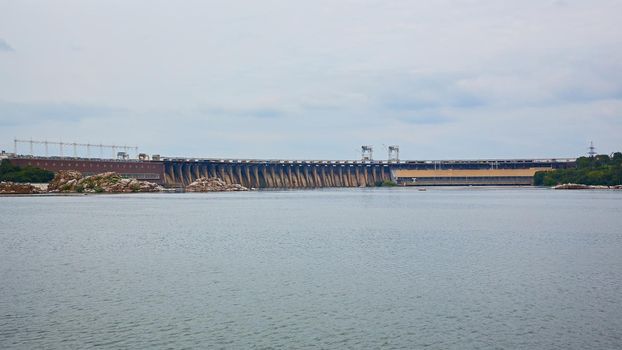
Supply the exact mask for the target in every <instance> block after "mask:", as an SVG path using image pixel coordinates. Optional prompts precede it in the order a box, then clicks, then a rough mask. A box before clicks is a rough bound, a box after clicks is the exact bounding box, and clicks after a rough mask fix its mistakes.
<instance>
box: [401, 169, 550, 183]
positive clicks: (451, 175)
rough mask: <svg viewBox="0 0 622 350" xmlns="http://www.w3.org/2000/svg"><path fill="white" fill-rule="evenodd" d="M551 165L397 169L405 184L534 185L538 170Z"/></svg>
mask: <svg viewBox="0 0 622 350" xmlns="http://www.w3.org/2000/svg"><path fill="white" fill-rule="evenodd" d="M551 170H553V169H552V168H551V167H538V168H525V169H445V170H434V169H395V170H394V171H393V176H394V178H395V180H396V182H397V183H398V184H400V185H404V186H423V185H428V186H429V185H436V186H451V185H454V186H455V185H533V176H534V174H535V173H536V172H538V171H551Z"/></svg>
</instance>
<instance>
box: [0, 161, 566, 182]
mask: <svg viewBox="0 0 622 350" xmlns="http://www.w3.org/2000/svg"><path fill="white" fill-rule="evenodd" d="M8 159H9V160H10V161H11V162H12V163H13V164H15V165H18V166H27V165H31V166H36V167H40V168H43V169H47V170H50V171H59V170H77V171H80V172H82V173H84V174H85V175H91V174H96V173H102V172H107V171H115V172H117V173H119V174H121V175H122V176H126V177H133V178H137V179H140V180H148V181H153V182H157V183H160V184H162V185H165V186H167V187H185V186H187V185H189V184H190V183H192V182H193V181H194V180H196V179H198V178H201V177H218V178H221V179H222V180H224V181H225V182H227V183H231V184H233V183H238V184H241V185H243V186H246V187H252V188H321V187H364V186H365V187H369V186H375V185H377V184H379V183H381V182H383V181H387V180H390V181H394V182H397V183H398V184H399V185H404V186H409V185H414V186H417V185H426V186H434V185H531V184H532V183H533V175H534V174H535V172H537V171H548V170H552V169H558V168H568V167H574V166H575V159H569V158H564V159H560V158H557V159H489V160H420V161H392V162H388V161H376V160H374V161H360V160H270V159H269V160H260V159H216V158H180V157H161V158H160V159H158V160H128V159H94V158H74V157H36V156H9V157H8Z"/></svg>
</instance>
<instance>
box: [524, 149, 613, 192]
mask: <svg viewBox="0 0 622 350" xmlns="http://www.w3.org/2000/svg"><path fill="white" fill-rule="evenodd" d="M566 183H575V184H584V185H605V186H614V185H620V184H622V153H620V152H616V153H614V154H613V155H611V156H608V155H606V154H599V155H597V156H594V157H580V158H578V159H577V167H576V168H573V169H558V170H554V171H539V172H537V173H536V174H535V176H534V184H535V185H536V186H555V185H559V184H566Z"/></svg>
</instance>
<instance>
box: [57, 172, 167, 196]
mask: <svg viewBox="0 0 622 350" xmlns="http://www.w3.org/2000/svg"><path fill="white" fill-rule="evenodd" d="M48 190H49V191H50V192H85V193H129V192H161V191H162V190H163V188H162V187H161V186H160V185H158V184H155V183H152V182H148V181H138V180H136V179H124V178H122V177H121V176H120V175H119V174H117V173H115V172H106V173H101V174H97V175H92V176H87V177H82V174H80V173H79V172H76V171H72V172H71V173H70V174H68V172H63V171H61V172H59V173H58V174H57V175H56V176H55V177H54V179H53V180H52V182H50V185H49V186H48Z"/></svg>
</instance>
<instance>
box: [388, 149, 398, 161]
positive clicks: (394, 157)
mask: <svg viewBox="0 0 622 350" xmlns="http://www.w3.org/2000/svg"><path fill="white" fill-rule="evenodd" d="M388 150H389V156H388V158H387V159H388V160H389V163H391V162H395V163H398V162H399V161H400V146H398V145H391V146H389V148H388Z"/></svg>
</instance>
